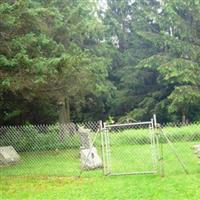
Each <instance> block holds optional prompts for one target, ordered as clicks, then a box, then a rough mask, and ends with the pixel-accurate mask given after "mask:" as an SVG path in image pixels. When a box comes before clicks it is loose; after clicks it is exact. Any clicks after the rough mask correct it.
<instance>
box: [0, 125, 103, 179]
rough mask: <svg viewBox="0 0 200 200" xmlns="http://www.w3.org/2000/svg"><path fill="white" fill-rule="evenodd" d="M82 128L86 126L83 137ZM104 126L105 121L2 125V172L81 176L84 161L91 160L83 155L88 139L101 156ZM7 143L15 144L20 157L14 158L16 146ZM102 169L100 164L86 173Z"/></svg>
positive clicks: (0, 162) (0, 136)
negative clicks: (101, 134)
mask: <svg viewBox="0 0 200 200" xmlns="http://www.w3.org/2000/svg"><path fill="white" fill-rule="evenodd" d="M80 128H82V129H83V130H86V131H85V133H83V136H82V137H81V133H80V131H79V130H80ZM100 129H101V122H88V123H82V124H75V123H69V124H62V125H59V124H56V125H27V126H7V127H0V175H48V176H50V175H57V176H79V175H80V174H83V169H82V168H83V165H84V163H83V162H85V163H87V162H88V161H87V159H85V160H82V161H81V159H80V157H81V149H82V148H84V143H87V142H88V143H90V144H89V145H90V146H89V147H88V148H91V147H92V146H95V147H96V149H97V152H98V153H99V157H101V155H100V154H101V143H100ZM84 134H85V135H84ZM94 139H95V144H93V143H94ZM87 140H88V141H87ZM5 146H12V147H13V148H14V149H15V150H16V152H17V153H18V154H19V156H20V160H19V161H18V160H17V162H15V160H14V159H15V157H13V158H10V156H12V155H13V149H12V148H7V149H6V150H5V148H4V147H5ZM89 153H90V152H88V153H86V154H89ZM13 156H15V155H13ZM86 157H87V155H86ZM6 158H7V159H6ZM12 159H13V160H12ZM84 170H85V169H84ZM98 172H101V170H100V169H99V168H98V169H97V170H95V173H94V172H92V171H90V170H85V171H84V174H87V175H89V174H99V173H98Z"/></svg>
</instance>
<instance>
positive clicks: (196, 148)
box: [193, 144, 200, 164]
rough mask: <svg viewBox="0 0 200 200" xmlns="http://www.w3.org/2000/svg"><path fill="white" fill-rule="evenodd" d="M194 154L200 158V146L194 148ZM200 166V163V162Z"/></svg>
mask: <svg viewBox="0 0 200 200" xmlns="http://www.w3.org/2000/svg"><path fill="white" fill-rule="evenodd" d="M193 149H194V153H195V154H197V157H198V158H200V144H196V145H194V146H193ZM199 164H200V162H199Z"/></svg>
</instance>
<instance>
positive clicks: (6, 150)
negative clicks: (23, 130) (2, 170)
mask: <svg viewBox="0 0 200 200" xmlns="http://www.w3.org/2000/svg"><path fill="white" fill-rule="evenodd" d="M19 161H20V156H19V154H18V153H17V152H16V151H15V149H14V148H13V147H12V146H4V147H0V166H6V165H10V164H15V163H17V162H19Z"/></svg>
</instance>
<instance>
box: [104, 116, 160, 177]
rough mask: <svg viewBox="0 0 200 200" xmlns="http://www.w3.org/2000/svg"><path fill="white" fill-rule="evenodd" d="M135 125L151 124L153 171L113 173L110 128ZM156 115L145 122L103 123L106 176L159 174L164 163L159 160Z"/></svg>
mask: <svg viewBox="0 0 200 200" xmlns="http://www.w3.org/2000/svg"><path fill="white" fill-rule="evenodd" d="M135 125H149V136H150V141H151V144H150V145H151V153H152V167H153V170H151V171H140V172H139V171H133V172H122V173H113V172H112V162H111V149H110V136H109V128H112V127H126V126H135ZM156 127H157V122H156V115H154V116H153V118H152V119H151V120H150V121H145V122H135V123H124V124H112V125H107V124H106V123H104V124H103V128H102V132H101V146H102V158H103V173H104V175H106V176H119V175H142V174H158V172H159V171H161V169H162V163H161V162H159V160H161V159H160V157H161V155H160V147H159V138H158V137H159V136H158V135H157V134H156Z"/></svg>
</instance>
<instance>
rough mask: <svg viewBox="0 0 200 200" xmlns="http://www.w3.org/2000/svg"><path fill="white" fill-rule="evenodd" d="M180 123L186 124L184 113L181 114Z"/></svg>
mask: <svg viewBox="0 0 200 200" xmlns="http://www.w3.org/2000/svg"><path fill="white" fill-rule="evenodd" d="M182 123H183V124H185V123H186V113H185V111H183V112H182Z"/></svg>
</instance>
